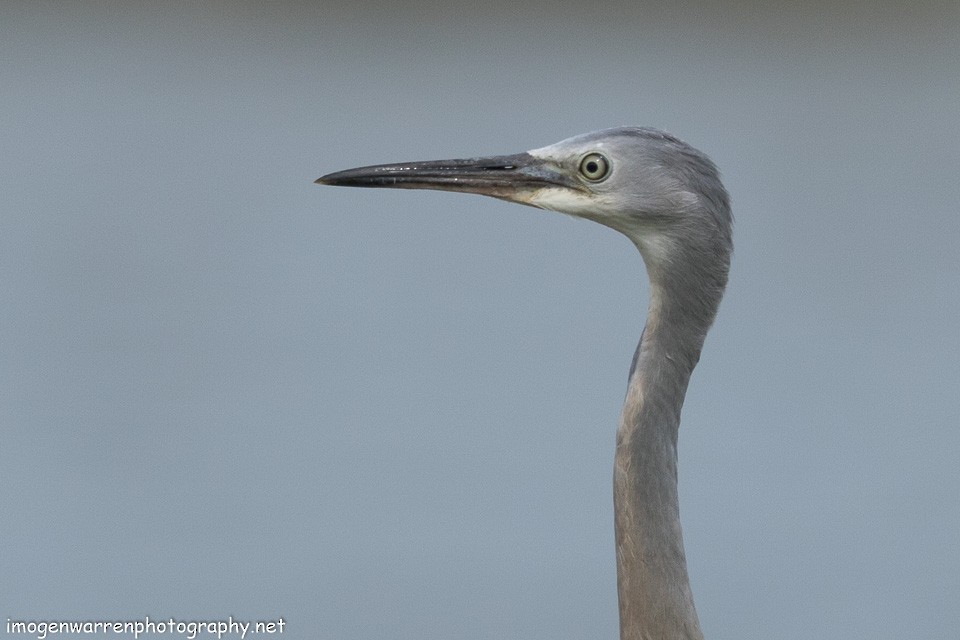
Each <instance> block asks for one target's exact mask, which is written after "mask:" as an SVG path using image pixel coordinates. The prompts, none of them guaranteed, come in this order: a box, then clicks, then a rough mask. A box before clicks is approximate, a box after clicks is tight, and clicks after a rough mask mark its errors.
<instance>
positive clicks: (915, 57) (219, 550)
mask: <svg viewBox="0 0 960 640" xmlns="http://www.w3.org/2000/svg"><path fill="white" fill-rule="evenodd" d="M841 4H842V6H840V5H841ZM668 5H669V8H668ZM627 124H635V125H648V126H656V127H660V128H663V129H666V130H668V131H671V132H673V133H675V134H676V135H678V136H680V137H682V138H684V139H686V140H687V141H688V142H690V143H691V144H693V145H694V146H697V147H699V148H701V149H703V150H704V151H706V152H707V153H708V154H710V155H711V156H712V157H713V158H714V160H715V161H716V162H717V164H718V165H719V166H720V167H721V170H722V171H723V173H724V178H725V182H726V185H727V187H728V189H729V191H730V192H731V194H732V196H733V202H734V212H735V215H736V218H737V228H736V236H735V238H736V255H735V257H734V264H733V271H732V276H731V283H730V288H729V290H728V295H727V297H726V299H725V301H724V304H723V305H722V307H721V310H720V316H719V318H718V321H717V323H716V325H715V327H714V330H713V332H712V333H711V335H710V337H709V338H708V340H707V345H706V347H705V350H704V354H703V358H702V360H701V364H700V367H699V368H698V369H697V371H696V373H695V374H694V378H693V381H692V383H691V387H690V392H689V394H688V397H687V404H686V407H685V410H684V416H683V426H682V428H681V436H680V439H681V443H680V478H681V480H680V482H681V511H682V516H683V522H684V534H685V539H686V545H687V556H688V562H689V566H690V573H691V579H692V583H693V588H694V593H695V595H696V601H697V607H698V610H699V613H700V618H701V621H702V624H703V627H704V631H705V633H706V635H707V637H708V638H710V639H714V638H738V639H748V638H750V639H752V638H756V639H767V638H791V639H803V640H808V639H810V638H870V639H875V638H896V639H903V638H910V639H913V638H918V639H946V640H955V639H956V638H957V637H958V636H957V633H958V631H957V629H958V628H960V472H958V470H957V468H958V462H957V460H958V457H960V329H958V327H960V260H958V257H957V247H958V244H960V204H958V203H960V4H958V3H957V2H955V1H954V0H946V1H944V2H935V1H926V0H921V1H920V2H909V3H907V2H904V3H902V4H896V3H888V4H875V3H837V6H834V5H833V4H830V3H816V4H813V5H809V6H807V7H805V8H799V7H796V6H792V5H787V4H786V3H782V4H773V5H770V4H768V3H759V2H757V3H753V2H740V3H724V4H712V5H710V6H709V7H704V6H695V5H691V4H683V3H680V4H677V3H662V2H657V3H651V4H650V5H644V4H636V3H631V2H626V1H621V2H619V3H614V4H610V3H568V4H561V3H559V2H558V3H554V4H549V3H543V2H541V3H519V2H509V3H508V2H499V1H493V2H485V3H477V4H476V5H475V6H468V5H461V4H453V3H449V2H443V1H440V0H436V1H431V2H420V3H410V2H393V3H382V4H381V3H377V4H369V5H364V4H356V3H352V2H344V3H342V4H327V3H322V4H310V3H304V4H295V3H281V2H276V3H263V4H261V3H183V4H174V3H164V4H158V5H156V6H154V5H151V6H147V3H124V2H116V3H103V2H85V3H40V2H4V3H3V4H2V5H0V149H2V153H0V164H2V166H0V188H2V203H0V274H2V276H0V514H2V515H0V541H2V544H0V620H4V621H5V620H6V619H7V618H10V619H13V620H30V619H34V620H36V619H51V618H52V619H71V618H77V619H93V620H96V619H108V620H112V619H120V620H123V619H135V618H140V617H143V616H146V615H149V616H151V617H154V618H161V617H171V616H173V617H176V618H178V619H181V620H196V619H217V618H226V617H227V616H229V615H233V616H234V617H235V618H239V619H242V620H258V619H268V618H277V617H280V616H282V617H283V618H284V619H285V620H286V623H287V627H286V630H285V631H286V633H285V635H286V636H288V637H295V638H319V639H321V640H365V639H369V638H396V639H405V640H422V639H450V638H456V639H464V640H472V639H494V638H497V639H499V638H524V639H533V640H537V639H542V640H546V639H548V638H549V639H556V638H615V637H616V634H617V609H616V586H615V584H616V583H615V566H614V553H613V527H612V519H613V515H612V505H611V502H612V498H611V488H610V484H611V468H612V459H613V446H614V432H615V429H616V423H617V419H618V416H619V410H620V403H621V401H622V399H623V392H624V390H625V386H626V375H627V370H628V367H629V364H630V358H631V355H632V352H633V348H634V346H635V345H636V341H637V339H638V337H639V334H640V330H641V328H642V323H643V318H644V314H645V308H646V295H647V284H646V276H645V274H644V272H643V265H642V262H641V260H640V258H639V255H637V254H636V251H635V250H634V248H633V247H632V246H631V245H630V243H629V242H628V241H627V240H626V239H624V238H622V237H620V236H618V235H617V234H616V233H614V232H613V231H610V230H608V229H606V228H603V227H601V226H598V225H593V224H590V223H587V222H582V221H576V220H573V219H570V218H567V217H564V216H560V215H557V214H551V213H547V212H542V211H537V210H535V209H530V208H524V207H518V206H516V205H509V204H506V203H503V202H499V201H496V200H491V199H483V198H480V197H476V196H463V195H454V194H443V193H428V192H399V191H383V190H380V191H365V190H351V189H334V188H327V187H318V186H316V185H314V184H312V181H313V180H314V179H315V178H316V177H317V176H319V175H321V174H323V173H327V172H329V171H333V170H337V169H343V168H347V167H352V166H356V165H360V164H372V163H378V162H387V161H401V160H412V159H427V158H448V157H458V156H471V155H479V154H488V153H510V152H517V151H522V150H525V149H530V148H535V147H540V146H543V145H546V144H549V143H552V142H555V141H557V140H560V139H562V138H565V137H568V136H570V135H574V134H577V133H581V132H584V131H589V130H593V129H600V128H605V127H610V126H617V125H627ZM0 629H2V627H0ZM2 635H3V636H6V635H8V634H6V633H3V634H2ZM9 637H14V636H13V635H10V636H9ZM114 637H116V636H114ZM248 637H249V636H248Z"/></svg>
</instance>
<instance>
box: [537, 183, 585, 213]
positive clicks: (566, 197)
mask: <svg viewBox="0 0 960 640" xmlns="http://www.w3.org/2000/svg"><path fill="white" fill-rule="evenodd" d="M522 197H523V201H524V202H525V203H527V204H532V205H533V206H535V207H540V208H541V209H549V210H550V211H559V212H560V213H569V214H571V215H575V216H582V215H584V214H587V213H595V212H596V211H597V209H598V206H597V205H598V204H599V203H598V202H597V197H596V196H594V195H588V194H586V193H580V192H577V191H573V190H571V189H565V188H563V187H544V188H543V189H537V190H535V191H530V192H528V193H525V194H524V195H523V196H522Z"/></svg>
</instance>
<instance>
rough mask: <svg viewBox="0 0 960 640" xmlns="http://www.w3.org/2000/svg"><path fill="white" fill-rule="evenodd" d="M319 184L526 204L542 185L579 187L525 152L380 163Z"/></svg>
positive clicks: (335, 175)
mask: <svg viewBox="0 0 960 640" xmlns="http://www.w3.org/2000/svg"><path fill="white" fill-rule="evenodd" d="M316 183H317V184H331V185H336V186H342V187H382V188H389V189H437V190H440V191H461V192H465V193H479V194H481V195H486V196H493V197H494V198H501V199H503V200H512V201H514V202H520V203H523V204H529V202H528V200H529V197H530V196H531V195H532V194H533V193H535V192H536V191H538V190H540V189H543V188H545V187H565V188H573V189H579V188H580V185H579V184H578V183H577V182H576V181H574V180H572V179H570V178H569V177H568V176H567V175H566V174H565V173H563V172H562V171H561V170H560V169H559V168H558V167H556V166H554V165H553V164H552V163H549V162H547V161H545V160H543V159H541V158H537V157H535V156H532V155H530V154H529V153H518V154H515V155H509V156H491V157H487V158H466V159H459V160H427V161H423V162H401V163H396V164H378V165H373V166H369V167H359V168H356V169H347V170H346V171H338V172H336V173H330V174H327V175H325V176H323V177H322V178H319V179H317V181H316Z"/></svg>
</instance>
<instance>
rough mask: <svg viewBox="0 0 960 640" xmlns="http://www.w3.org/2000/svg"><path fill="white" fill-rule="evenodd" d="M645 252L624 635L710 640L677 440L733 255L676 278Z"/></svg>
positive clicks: (622, 488) (627, 484)
mask: <svg viewBox="0 0 960 640" xmlns="http://www.w3.org/2000/svg"><path fill="white" fill-rule="evenodd" d="M641 252H642V253H644V259H645V261H646V262H647V270H648V273H649V275H650V281H651V296H650V306H649V311H648V315H647V324H646V326H645V328H644V331H643V335H642V337H641V340H640V344H639V346H638V347H637V354H636V356H635V359H634V365H633V369H632V371H631V374H630V382H629V386H628V389H627V396H626V400H625V403H624V407H623V414H622V416H621V419H620V426H619V429H618V431H617V451H616V458H615V463H614V482H613V486H614V511H615V520H616V522H615V524H616V543H617V590H618V594H619V600H620V637H621V640H702V638H703V633H702V632H701V631H700V624H699V621H698V619H697V613H696V609H695V608H694V604H693V594H692V592H691V589H690V582H689V578H688V577H687V563H686V558H685V556H684V551H683V535H682V532H681V528H680V512H679V504H678V500H677V435H678V430H679V427H680V410H681V408H682V406H683V399H684V395H685V394H686V390H687V384H688V382H689V380H690V374H691V373H692V371H693V368H694V367H695V366H696V364H697V361H698V359H699V357H700V350H701V348H702V346H703V341H704V338H705V337H706V333H707V330H708V329H709V328H710V324H711V323H712V322H713V318H714V316H715V314H716V310H717V307H718V305H719V303H720V297H721V296H722V293H723V287H724V285H725V284H726V275H727V264H728V255H727V256H726V257H723V258H721V260H720V262H719V263H715V264H713V265H710V264H702V263H701V264H698V262H697V261H693V263H690V262H686V264H685V265H684V267H685V268H684V269H682V270H677V271H674V272H671V271H666V270H663V269H659V268H658V265H657V264H653V263H652V262H653V261H652V260H651V259H650V258H649V252H646V251H644V247H643V246H641ZM684 262H685V261H684ZM698 266H702V267H704V269H702V270H698V269H697V267H698ZM691 269H692V270H693V271H691ZM697 271H700V273H697ZM693 283H696V284H693Z"/></svg>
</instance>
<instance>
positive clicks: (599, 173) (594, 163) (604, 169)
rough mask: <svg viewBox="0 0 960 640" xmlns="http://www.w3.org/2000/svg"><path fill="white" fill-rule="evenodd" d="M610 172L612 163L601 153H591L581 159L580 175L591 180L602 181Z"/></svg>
mask: <svg viewBox="0 0 960 640" xmlns="http://www.w3.org/2000/svg"><path fill="white" fill-rule="evenodd" d="M609 173H610V163H609V162H608V161H607V159H606V158H605V157H603V156H602V155H600V154H599V153H589V154H587V155H585V156H583V160H581V161H580V175H582V176H583V177H584V178H586V179H587V180H590V181H591V182H600V181H601V180H603V179H604V178H606V177H607V175H608V174H609Z"/></svg>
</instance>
